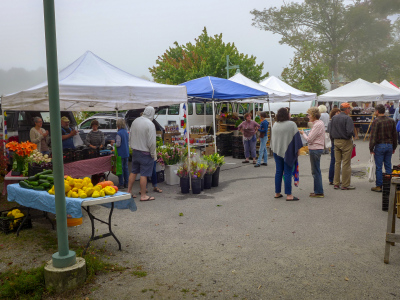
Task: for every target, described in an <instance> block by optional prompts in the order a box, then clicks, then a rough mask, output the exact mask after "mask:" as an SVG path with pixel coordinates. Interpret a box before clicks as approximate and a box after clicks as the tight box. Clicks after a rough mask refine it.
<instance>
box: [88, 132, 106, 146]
mask: <svg viewBox="0 0 400 300" xmlns="http://www.w3.org/2000/svg"><path fill="white" fill-rule="evenodd" d="M86 145H87V146H89V145H92V146H95V147H100V146H101V145H103V146H105V140H104V133H103V132H102V131H100V130H97V131H93V130H91V131H90V132H89V133H88V134H87V136H86Z"/></svg>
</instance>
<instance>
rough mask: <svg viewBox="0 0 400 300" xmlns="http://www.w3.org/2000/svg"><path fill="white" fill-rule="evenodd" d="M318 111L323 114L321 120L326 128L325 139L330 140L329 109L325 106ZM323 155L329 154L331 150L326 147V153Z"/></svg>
mask: <svg viewBox="0 0 400 300" xmlns="http://www.w3.org/2000/svg"><path fill="white" fill-rule="evenodd" d="M318 110H319V112H320V113H321V117H320V118H319V119H320V120H321V121H322V122H324V126H325V135H326V137H325V139H327V138H329V135H328V134H327V131H328V124H329V114H328V113H327V110H328V109H327V108H326V106H325V105H323V104H322V105H320V106H318ZM323 154H329V148H326V147H324V153H323Z"/></svg>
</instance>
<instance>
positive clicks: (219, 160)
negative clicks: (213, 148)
mask: <svg viewBox="0 0 400 300" xmlns="http://www.w3.org/2000/svg"><path fill="white" fill-rule="evenodd" d="M203 159H204V160H206V161H211V162H213V163H214V164H215V166H217V167H220V166H222V165H223V164H225V156H221V155H219V154H218V153H214V154H210V155H204V156H203Z"/></svg>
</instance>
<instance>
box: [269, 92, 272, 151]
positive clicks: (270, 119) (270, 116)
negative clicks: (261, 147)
mask: <svg viewBox="0 0 400 300" xmlns="http://www.w3.org/2000/svg"><path fill="white" fill-rule="evenodd" d="M268 111H269V122H270V124H271V132H270V136H271V140H270V141H269V148H270V149H271V148H272V115H271V107H270V105H269V99H268Z"/></svg>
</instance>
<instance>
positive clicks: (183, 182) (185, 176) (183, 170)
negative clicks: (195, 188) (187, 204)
mask: <svg viewBox="0 0 400 300" xmlns="http://www.w3.org/2000/svg"><path fill="white" fill-rule="evenodd" d="M176 175H178V177H179V181H180V186H181V192H182V194H188V193H189V190H190V178H189V171H188V163H187V160H185V161H184V162H183V163H182V164H181V165H180V166H179V167H178V170H177V172H176Z"/></svg>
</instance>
